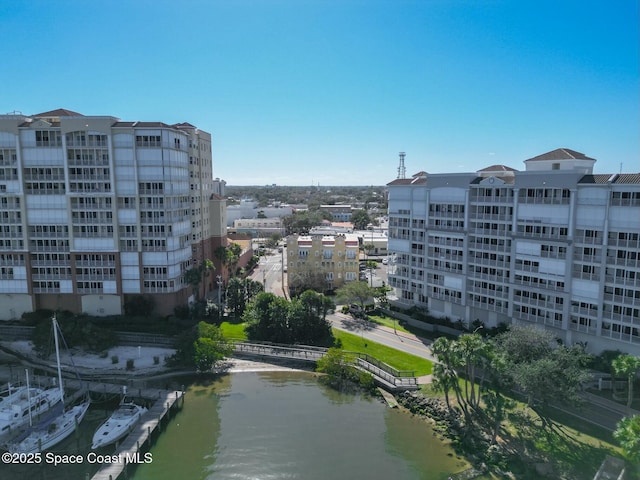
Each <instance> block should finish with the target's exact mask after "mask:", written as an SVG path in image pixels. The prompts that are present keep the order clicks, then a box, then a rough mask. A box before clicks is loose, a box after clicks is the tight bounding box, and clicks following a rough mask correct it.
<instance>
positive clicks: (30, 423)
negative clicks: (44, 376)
mask: <svg viewBox="0 0 640 480" xmlns="http://www.w3.org/2000/svg"><path fill="white" fill-rule="evenodd" d="M24 374H25V376H26V377H27V401H28V402H29V426H30V427H33V417H32V416H31V386H30V385H29V369H28V368H25V369H24Z"/></svg>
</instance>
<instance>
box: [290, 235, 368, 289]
mask: <svg viewBox="0 0 640 480" xmlns="http://www.w3.org/2000/svg"><path fill="white" fill-rule="evenodd" d="M358 250H359V243H358V237H357V236H356V235H354V234H350V233H348V234H344V235H300V236H297V235H291V236H289V237H288V238H287V259H286V262H287V263H286V267H287V280H288V285H289V290H290V291H292V293H296V292H299V291H301V290H305V289H306V288H312V289H314V290H317V291H331V290H335V289H337V288H340V287H342V286H343V285H344V284H345V283H346V282H351V281H356V280H358Z"/></svg>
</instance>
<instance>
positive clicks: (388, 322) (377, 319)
mask: <svg viewBox="0 0 640 480" xmlns="http://www.w3.org/2000/svg"><path fill="white" fill-rule="evenodd" d="M367 317H368V318H369V321H370V322H373V323H375V324H377V325H382V326H384V327H389V328H394V323H395V329H396V330H397V331H399V332H404V333H413V334H414V335H418V334H417V333H415V332H412V331H411V330H407V329H406V328H405V327H403V326H402V325H400V322H399V321H398V320H395V322H394V319H393V318H391V317H387V316H386V315H385V316H384V317H383V316H381V315H368V316H367Z"/></svg>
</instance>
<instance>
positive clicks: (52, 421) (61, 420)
mask: <svg viewBox="0 0 640 480" xmlns="http://www.w3.org/2000/svg"><path fill="white" fill-rule="evenodd" d="M58 329H59V327H58V322H57V321H56V318H55V317H53V337H54V340H55V345H56V363H57V365H58V392H59V395H60V399H61V400H62V402H61V403H60V408H61V409H63V408H64V407H63V405H64V387H63V385H62V369H61V367H60V346H59V343H58ZM88 409H89V402H88V401H85V402H83V403H82V404H80V405H77V406H75V407H71V408H69V409H68V410H66V411H62V412H61V413H59V414H57V415H55V416H52V417H51V418H49V419H48V420H46V421H43V422H41V423H40V424H38V425H37V426H36V427H34V428H33V429H32V430H31V431H30V432H29V433H28V434H27V435H26V436H25V437H24V438H21V439H19V440H16V441H14V442H12V443H9V444H8V445H7V450H8V451H9V452H11V453H35V452H41V451H43V450H47V449H49V448H51V447H53V446H55V445H57V444H58V443H60V442H61V441H63V440H64V439H65V438H67V437H68V436H69V435H71V434H72V433H73V432H74V431H75V430H76V428H77V426H78V425H79V424H80V422H82V419H83V418H84V416H85V414H86V413H87V410H88Z"/></svg>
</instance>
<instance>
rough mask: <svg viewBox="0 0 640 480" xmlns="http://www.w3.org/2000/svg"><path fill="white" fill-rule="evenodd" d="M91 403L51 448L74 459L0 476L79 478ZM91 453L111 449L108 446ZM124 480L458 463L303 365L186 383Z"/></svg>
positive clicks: (402, 470)
mask: <svg viewBox="0 0 640 480" xmlns="http://www.w3.org/2000/svg"><path fill="white" fill-rule="evenodd" d="M108 413H109V412H108V411H107V410H105V408H104V407H101V406H95V407H92V410H90V412H89V414H88V415H87V417H86V418H85V420H84V421H83V422H82V424H81V428H80V432H79V434H78V435H77V436H75V437H74V438H71V439H68V440H67V441H65V442H64V443H63V444H61V445H60V446H58V447H56V449H55V450H56V451H58V452H60V453H76V454H80V455H81V456H82V457H83V458H84V463H83V464H81V465H59V466H56V467H54V466H51V465H44V464H41V465H37V466H35V465H33V466H29V467H27V466H16V465H11V466H7V465H0V478H1V479H2V480H21V479H28V480H38V479H43V480H45V479H46V480H58V479H64V480H72V479H79V480H85V479H86V478H89V476H90V475H92V474H93V473H94V472H95V471H96V470H97V468H98V466H99V465H96V464H89V463H88V462H87V459H88V454H89V445H90V442H91V436H92V435H93V432H94V431H95V429H96V428H97V426H98V425H99V424H100V422H101V421H102V420H103V419H104V418H105V416H106V415H108ZM99 453H100V454H110V453H113V448H111V449H109V448H107V449H104V450H101V451H100V452H99ZM150 454H151V457H149V458H150V459H151V462H150V463H148V464H141V465H139V466H138V467H137V468H136V469H135V470H134V471H133V472H129V473H130V474H131V473H133V475H130V476H129V478H130V479H133V480H165V479H166V480H175V479H177V478H180V479H185V480H218V479H238V480H254V479H259V480H269V479H278V480H280V479H301V480H315V479H318V480H320V479H322V480H325V479H327V478H331V479H332V480H341V479H345V480H347V479H348V480H356V479H367V480H378V479H380V480H388V479H394V480H414V479H415V480H418V479H425V480H446V479H447V477H448V476H449V475H450V474H452V473H455V472H459V471H461V470H464V469H465V468H467V464H466V463H465V462H464V461H463V460H461V459H460V458H457V457H456V456H455V453H454V451H453V450H452V449H451V448H450V447H449V446H448V445H447V444H446V443H445V442H443V441H441V440H440V439H438V437H437V436H435V435H434V433H433V431H432V429H431V428H430V426H429V424H428V423H427V422H425V421H423V420H420V419H418V418H417V417H413V416H411V415H410V414H408V413H406V412H402V411H400V410H397V409H391V408H389V407H387V406H386V405H385V404H383V403H382V402H381V401H380V400H379V399H372V398H367V397H364V396H360V395H353V394H346V393H339V392H336V391H335V390H333V389H331V388H328V387H326V386H324V385H323V384H322V383H321V382H320V381H319V379H318V377H317V376H316V375H314V374H312V373H309V372H298V371H286V372H283V371H279V372H264V371H263V372H243V373H234V374H229V375H224V376H220V377H218V378H217V379H215V380H208V381H207V383H206V384H197V383H194V384H191V385H190V386H189V387H187V393H186V397H185V402H184V407H183V408H182V410H181V411H179V412H178V413H177V414H176V415H175V416H173V417H172V418H171V420H170V421H169V423H168V424H167V425H166V426H165V428H164V430H163V431H162V433H161V435H160V436H159V437H158V439H157V441H156V442H155V443H154V444H153V446H152V447H151V450H150Z"/></svg>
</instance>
